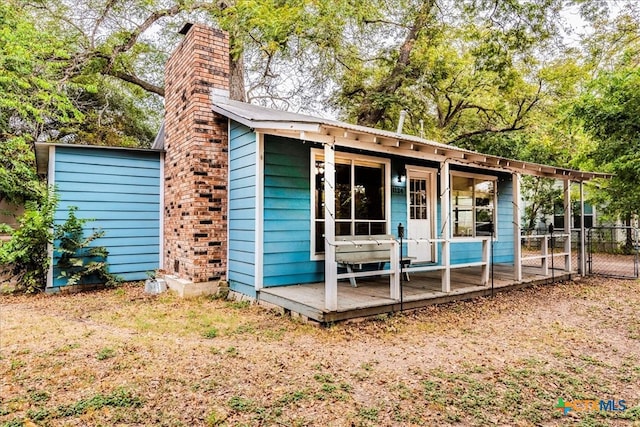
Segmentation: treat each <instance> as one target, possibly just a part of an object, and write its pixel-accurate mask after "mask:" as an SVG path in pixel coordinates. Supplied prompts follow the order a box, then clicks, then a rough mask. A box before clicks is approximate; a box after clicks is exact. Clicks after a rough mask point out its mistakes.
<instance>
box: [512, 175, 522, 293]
mask: <svg viewBox="0 0 640 427" xmlns="http://www.w3.org/2000/svg"><path fill="white" fill-rule="evenodd" d="M511 176H512V180H513V196H512V197H513V280H515V281H516V282H522V243H521V238H520V230H521V224H520V174H519V173H514V174H512V175H511Z"/></svg>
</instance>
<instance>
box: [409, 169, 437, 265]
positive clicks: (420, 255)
mask: <svg viewBox="0 0 640 427" xmlns="http://www.w3.org/2000/svg"><path fill="white" fill-rule="evenodd" d="M432 180H433V173H432V172H430V171H427V170H411V169H410V170H409V171H408V176H407V181H408V183H407V184H408V185H407V190H408V192H407V207H408V211H409V212H408V213H409V215H408V219H409V224H408V227H407V237H408V239H409V241H408V242H407V252H408V255H409V256H410V257H413V258H415V259H414V260H413V262H433V261H434V257H433V249H432V248H433V245H432V244H431V243H429V242H427V240H428V239H430V238H431V227H432V222H433V221H432V220H433V218H432V215H433V192H432V184H433V182H432Z"/></svg>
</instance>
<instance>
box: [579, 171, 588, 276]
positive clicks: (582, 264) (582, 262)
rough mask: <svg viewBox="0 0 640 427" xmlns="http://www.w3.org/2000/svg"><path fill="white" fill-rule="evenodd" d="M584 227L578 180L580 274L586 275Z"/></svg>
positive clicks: (581, 198)
mask: <svg viewBox="0 0 640 427" xmlns="http://www.w3.org/2000/svg"><path fill="white" fill-rule="evenodd" d="M585 231H586V230H585V228H584V183H583V182H582V181H580V274H581V275H582V276H584V275H586V271H587V250H586V247H585V246H586V242H587V240H586V236H585Z"/></svg>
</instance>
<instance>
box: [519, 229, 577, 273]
mask: <svg viewBox="0 0 640 427" xmlns="http://www.w3.org/2000/svg"><path fill="white" fill-rule="evenodd" d="M520 242H521V243H520V244H521V248H522V249H521V250H522V252H521V253H522V255H521V256H520V265H522V266H523V267H525V266H533V264H534V263H536V262H539V263H540V264H539V267H540V268H541V271H540V274H541V275H543V276H548V275H549V269H550V268H552V274H553V270H555V269H557V267H556V265H555V263H554V260H555V258H556V257H562V258H563V261H564V262H563V263H561V264H559V266H561V267H562V270H564V271H567V272H571V234H569V233H553V234H532V235H525V234H523V235H521V236H520ZM538 251H539V252H538ZM531 261H533V263H532V262H531Z"/></svg>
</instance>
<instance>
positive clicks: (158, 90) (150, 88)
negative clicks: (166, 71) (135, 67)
mask: <svg viewBox="0 0 640 427" xmlns="http://www.w3.org/2000/svg"><path fill="white" fill-rule="evenodd" d="M108 75H110V76H112V77H117V78H119V79H120V80H124V81H125V82H128V83H131V84H134V85H136V86H138V87H141V88H142V89H144V90H146V91H147V92H151V93H155V94H156V95H160V96H163V97H164V88H163V87H160V86H156V85H154V84H151V83H149V82H147V81H144V80H142V79H141V78H139V77H136V76H134V75H132V74H127V73H123V72H122V71H110V72H108Z"/></svg>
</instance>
